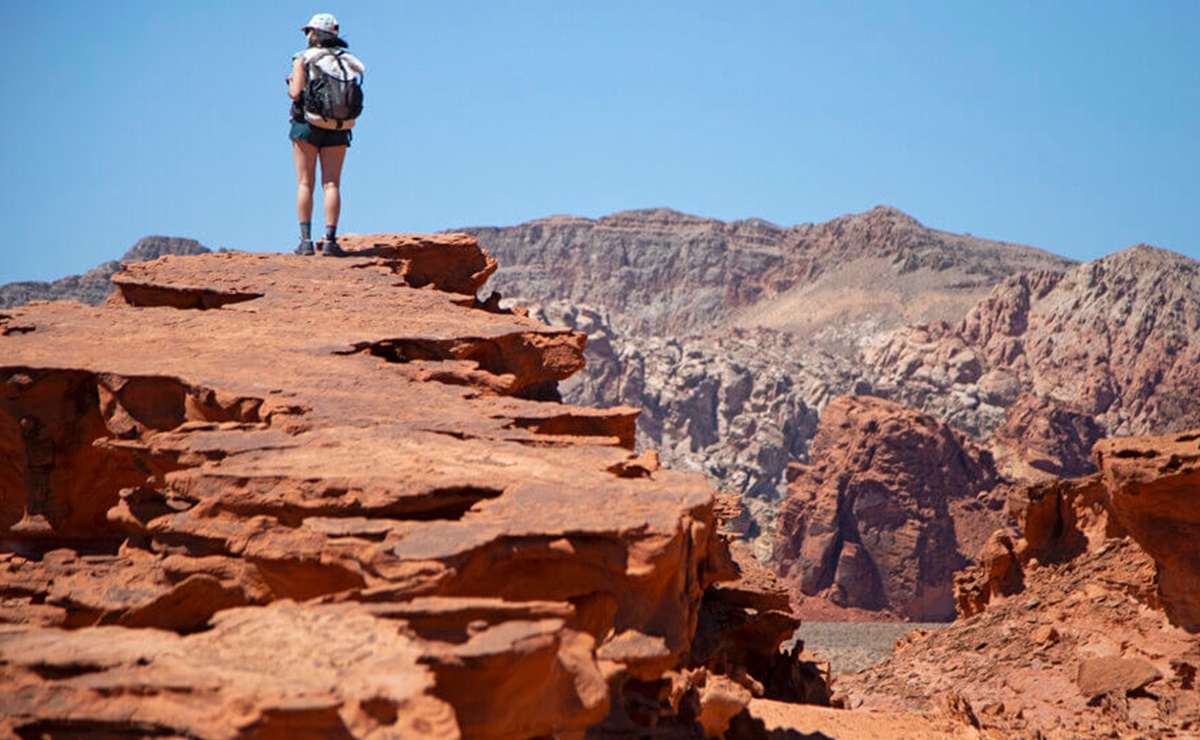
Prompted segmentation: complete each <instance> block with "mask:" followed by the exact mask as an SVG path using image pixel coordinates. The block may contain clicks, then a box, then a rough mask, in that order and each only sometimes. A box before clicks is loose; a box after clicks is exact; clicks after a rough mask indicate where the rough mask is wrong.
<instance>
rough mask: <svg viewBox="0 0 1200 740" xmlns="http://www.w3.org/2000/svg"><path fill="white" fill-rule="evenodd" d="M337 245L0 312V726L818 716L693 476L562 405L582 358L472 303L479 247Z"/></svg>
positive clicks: (152, 275)
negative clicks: (805, 709) (760, 705)
mask: <svg viewBox="0 0 1200 740" xmlns="http://www.w3.org/2000/svg"><path fill="white" fill-rule="evenodd" d="M344 246H345V247H346V248H347V249H348V250H349V251H350V252H351V258H348V259H345V260H328V259H314V258H302V257H297V256H292V255H288V256H277V255H249V254H235V253H225V254H216V255H203V256H193V257H174V256H172V257H165V258H162V259H159V260H157V261H155V262H152V263H146V264H137V265H131V266H128V267H127V268H126V269H125V270H124V271H123V272H121V273H119V274H117V275H116V276H115V277H114V282H115V283H116V284H117V287H118V293H117V294H116V295H115V296H114V298H113V299H112V300H110V301H109V302H108V303H107V304H106V305H104V306H100V307H90V306H85V305H81V304H75V303H47V304H39V305H35V306H26V307H18V308H14V309H8V310H6V311H4V312H2V313H0V357H2V358H3V360H2V364H0V494H2V495H0V543H2V544H0V550H2V551H3V553H2V555H0V560H2V564H0V596H2V598H3V601H2V603H0V607H2V608H0V620H2V621H3V622H4V623H5V626H3V628H0V717H2V719H0V727H3V728H4V730H5V731H7V732H11V733H16V734H17V735H20V736H30V735H33V736H40V735H43V734H48V735H57V734H63V733H66V734H88V733H92V734H95V733H101V734H104V733H109V734H121V733H126V734H128V733H133V734H145V735H182V736H189V737H214V738H216V737H233V736H243V735H252V736H262V737H277V736H278V737H282V736H289V737H290V736H295V735H316V734H320V735H329V734H337V735H345V734H349V735H353V736H368V735H370V736H396V737H408V736H422V737H457V736H468V737H497V738H501V737H503V738H508V737H513V738H517V737H532V736H546V735H557V736H579V735H580V734H582V733H583V732H584V731H586V730H588V728H597V727H598V728H599V729H598V730H597V729H593V731H598V732H613V733H626V734H628V733H633V734H637V733H639V732H642V731H643V730H644V729H645V728H649V727H653V726H655V725H658V726H660V727H668V726H675V727H678V728H680V730H681V731H683V732H711V733H719V732H721V731H722V730H723V728H724V727H726V726H727V725H728V723H729V722H730V720H731V718H732V717H733V716H735V715H736V714H738V712H739V711H741V709H742V708H743V707H745V706H746V704H747V703H748V702H749V701H750V699H751V698H752V696H754V695H758V696H765V697H774V698H776V699H786V700H789V701H795V700H810V701H823V700H826V699H827V696H826V694H825V686H824V683H823V680H822V679H821V677H820V676H819V675H817V674H815V673H814V672H813V671H812V670H811V669H810V668H808V667H806V664H805V663H804V662H803V661H802V660H800V657H799V655H798V653H796V652H792V653H782V652H780V651H779V647H780V645H781V643H782V641H783V640H784V639H785V638H786V637H787V636H788V635H789V634H790V632H791V630H792V629H794V627H795V625H796V624H797V622H796V620H795V619H794V618H793V617H792V616H791V615H790V613H789V612H788V610H787V598H786V594H785V593H784V592H783V591H782V589H780V588H778V587H776V586H773V585H772V584H771V582H770V576H769V574H766V573H762V572H760V569H756V566H755V564H754V561H753V559H752V558H748V557H746V556H745V554H744V553H741V551H739V550H736V549H735V550H733V551H731V550H730V549H729V547H728V544H727V543H726V541H725V540H724V539H723V538H721V537H720V536H718V534H717V528H718V524H719V520H718V516H717V512H716V508H715V502H714V496H713V492H712V491H711V489H710V488H709V487H708V485H707V484H706V483H705V481H704V480H703V478H701V477H699V476H696V475H688V474H681V473H676V472H672V471H670V470H666V469H661V468H659V467H658V465H657V464H656V463H655V461H654V459H653V456H651V455H647V456H642V457H635V455H634V453H633V441H634V424H635V418H636V416H637V411H636V410H635V409H631V408H623V407H616V408H607V409H589V408H580V407H572V406H565V405H562V404H561V403H557V402H554V399H556V397H557V395H558V392H557V383H558V382H559V381H561V380H563V379H564V378H566V377H567V376H569V375H570V374H572V373H574V372H576V371H577V370H578V369H579V368H580V367H581V366H582V364H583V359H582V352H583V348H584V344H585V341H586V338H585V337H584V336H583V335H582V334H579V333H577V332H574V331H571V330H569V329H565V328H551V327H547V326H545V325H544V324H541V323H539V322H536V321H533V320H531V319H528V318H526V317H524V316H523V315H521V314H520V313H519V312H511V311H499V310H498V309H496V307H495V305H494V302H491V303H488V302H485V303H480V302H479V301H478V300H477V299H476V298H475V293H476V291H477V290H478V289H479V288H480V287H481V285H482V284H483V282H484V281H485V280H486V279H487V277H488V276H489V275H490V274H491V273H492V271H494V269H495V261H494V260H492V259H491V258H490V257H489V256H488V255H487V254H486V252H483V251H481V250H480V249H479V248H478V246H477V244H476V243H475V240H474V239H473V238H471V237H469V236H465V235H445V236H439V237H412V236H380V237H357V238H355V237H347V238H346V239H345V240H344ZM739 553H741V554H739ZM481 687H486V690H481Z"/></svg>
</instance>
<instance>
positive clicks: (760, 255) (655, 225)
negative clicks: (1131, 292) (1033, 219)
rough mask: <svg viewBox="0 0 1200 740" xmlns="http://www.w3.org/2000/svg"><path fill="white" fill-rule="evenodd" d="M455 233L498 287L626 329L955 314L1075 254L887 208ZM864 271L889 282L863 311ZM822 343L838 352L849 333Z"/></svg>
mask: <svg viewBox="0 0 1200 740" xmlns="http://www.w3.org/2000/svg"><path fill="white" fill-rule="evenodd" d="M462 230H463V231H466V232H467V233H471V234H473V235H475V236H476V237H478V238H479V240H480V243H481V244H483V245H484V246H485V248H487V249H488V250H489V252H490V253H491V254H492V255H493V256H494V257H496V259H497V260H498V261H499V262H500V265H501V267H500V270H499V272H498V274H497V276H496V278H495V279H494V283H495V285H496V287H497V289H498V290H500V292H501V293H502V294H504V295H506V296H511V297H514V298H526V297H528V298H533V299H537V300H551V299H554V300H565V301H569V302H571V303H576V304H581V305H599V306H604V307H605V308H606V309H607V311H608V312H609V315H610V317H611V319H612V321H613V326H614V328H615V329H617V330H618V331H620V332H622V333H626V334H632V333H651V334H660V335H667V334H670V335H680V334H702V333H705V332H707V331H709V330H711V329H713V327H715V326H723V325H725V324H732V325H735V326H740V327H743V328H751V327H754V326H764V327H767V328H775V329H781V330H785V331H788V332H790V333H793V334H800V335H806V333H807V332H806V330H805V328H806V323H805V322H804V321H803V320H800V321H798V320H797V319H796V317H795V316H794V311H791V310H785V311H780V310H778V308H777V309H776V310H774V311H771V310H768V309H764V307H767V306H776V307H778V305H779V304H778V301H779V300H780V299H785V300H790V301H791V302H792V303H793V304H796V303H797V302H811V299H812V298H814V297H816V298H817V299H818V303H819V304H820V305H823V306H824V307H825V308H826V309H828V312H827V314H825V315H823V316H822V317H821V319H822V321H826V322H827V321H833V320H835V319H838V317H839V313H838V309H845V311H844V313H845V314H846V317H845V319H846V321H851V322H857V323H858V324H862V325H868V324H869V325H874V326H875V327H876V330H877V331H882V330H886V329H890V328H896V327H897V326H900V325H901V324H903V323H913V322H917V321H929V320H934V319H941V318H947V317H950V316H955V317H957V316H961V314H962V313H964V312H965V311H966V310H967V309H968V308H969V307H970V306H972V305H974V303H975V301H977V300H978V299H980V298H982V297H983V295H985V294H986V293H987V291H988V290H989V289H990V288H991V287H992V286H993V285H994V284H996V283H997V282H999V281H1000V280H1002V279H1004V278H1005V277H1008V276H1009V275H1012V274H1016V273H1020V272H1025V271H1028V270H1033V269H1050V270H1065V269H1067V268H1068V267H1070V266H1072V265H1073V264H1075V263H1074V262H1072V261H1071V260H1067V259H1064V258H1062V257H1057V256H1055V255H1052V254H1050V253H1048V252H1045V251H1043V250H1040V249H1035V248H1033V247H1025V246H1019V245H1012V244H1006V243H1003V242H996V241H991V240H986V239H978V238H975V237H971V236H963V235H956V234H948V233H946V232H940V231H936V230H933V229H929V228H926V227H924V226H922V225H921V224H920V223H919V222H918V221H917V220H916V219H914V218H912V217H911V216H908V215H907V214H904V213H902V212H900V211H898V210H896V209H895V208H892V207H889V206H880V207H877V208H874V209H872V210H870V211H868V212H866V213H861V214H856V215H849V216H843V217H841V218H837V219H834V220H832V221H829V222H826V223H822V224H803V225H800V226H793V227H790V228H784V227H780V226H776V225H774V224H771V223H768V222H766V221H763V220H761V219H750V220H745V221H733V222H729V223H725V222H722V221H718V220H716V219H709V218H701V217H698V216H690V215H688V214H683V213H679V212H677V211H672V210H669V209H662V208H659V209H644V210H635V211H624V212H621V213H616V214H613V215H611V216H605V217H603V218H600V219H596V220H591V219H584V218H578V217H566V216H556V217H551V218H547V219H541V220H537V221H531V222H529V223H526V224H519V225H517V226H511V227H504V228H467V229H462ZM867 274H870V275H876V276H879V278H880V280H881V281H882V280H883V278H884V277H885V276H886V281H885V282H886V285H880V286H876V287H877V288H885V289H884V290H876V291H874V293H873V295H871V296H869V298H870V300H869V301H866V303H867V304H868V306H867V308H866V309H865V310H864V309H862V308H861V306H857V305H852V303H853V302H852V301H850V300H849V299H847V298H845V297H839V296H843V295H844V294H845V293H846V292H847V285H849V284H855V285H857V286H861V285H862V276H864V275H867ZM931 291H936V292H937V294H938V296H937V298H936V299H930V298H929V294H930V293H931ZM851 292H854V291H851ZM857 294H860V295H857V297H858V298H864V297H866V296H863V295H861V294H862V291H861V289H860V290H858V291H857ZM919 296H924V297H923V298H921V299H920V300H917V297H919ZM861 302H862V301H859V303H861ZM808 328H809V329H811V328H812V327H811V326H809V327H808ZM722 331H723V330H722ZM837 333H838V332H828V331H826V332H825V334H826V336H827V337H829V336H833V335H836V334H837ZM842 333H843V334H844V333H845V332H842ZM826 343H827V344H829V345H830V346H831V347H832V348H834V349H837V350H840V351H851V350H852V348H853V344H854V343H853V342H850V343H849V344H848V343H847V342H845V341H838V340H836V339H834V340H833V341H830V342H826Z"/></svg>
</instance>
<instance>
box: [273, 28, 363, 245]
mask: <svg viewBox="0 0 1200 740" xmlns="http://www.w3.org/2000/svg"><path fill="white" fill-rule="evenodd" d="M300 30H301V31H303V32H304V34H305V36H306V38H307V39H308V47H307V48H306V49H305V50H304V51H301V52H298V53H296V54H295V55H293V56H292V73H291V74H290V75H288V78H287V83H288V95H289V96H290V97H291V99H292V118H291V123H292V130H291V134H290V138H291V140H292V156H293V158H294V159H295V161H296V181H297V188H296V214H297V216H299V218H300V245H299V246H298V247H296V254H302V255H311V254H314V253H315V251H316V250H315V249H314V247H313V241H312V210H313V186H314V183H315V180H316V171H317V161H318V160H319V161H320V163H321V190H322V191H323V193H324V196H325V198H324V200H325V238H324V239H323V240H321V241H320V242H319V243H318V244H317V247H318V248H319V249H320V250H321V254H323V255H325V256H327V257H342V256H345V254H346V253H345V252H344V251H342V248H341V247H339V246H338V242H337V223H338V215H339V214H340V213H341V206H342V201H341V193H340V192H339V185H340V182H341V177H342V163H343V162H344V161H345V159H346V150H347V149H348V148H349V147H350V138H351V136H350V129H351V127H352V126H353V125H354V120H355V117H356V116H357V115H358V113H359V111H360V110H361V108H362V95H361V87H359V86H358V81H359V80H361V78H362V75H363V72H364V67H363V63H362V62H361V61H359V60H358V59H357V58H356V57H355V56H354V55H353V54H350V53H349V52H347V51H344V49H345V48H346V47H347V44H346V42H345V41H343V40H342V39H341V38H340V37H339V36H338V22H337V19H336V18H334V17H333V16H332V15H331V14H329V13H317V14H316V15H314V16H313V17H312V20H310V21H309V22H308V24H307V25H305V26H304V27H303V28H301V29H300ZM345 79H349V80H350V82H344V81H342V80H345ZM330 80H332V82H329V81H330ZM317 84H320V85H322V87H320V88H319V89H315V88H314V85H317ZM354 94H357V95H358V97H357V108H355V101H354V100H353V99H352V96H353V95H354ZM347 106H349V107H347Z"/></svg>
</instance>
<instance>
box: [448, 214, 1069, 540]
mask: <svg viewBox="0 0 1200 740" xmlns="http://www.w3.org/2000/svg"><path fill="white" fill-rule="evenodd" d="M471 231H472V232H473V233H476V234H477V235H478V236H479V238H480V239H481V241H482V242H483V243H484V244H485V245H486V246H487V247H488V248H489V249H490V250H492V251H493V252H495V253H496V254H498V255H501V256H502V259H503V261H504V263H505V266H504V267H503V268H501V270H500V271H499V273H498V275H497V282H498V284H499V285H500V286H501V289H502V290H503V292H505V294H506V295H513V296H519V297H520V300H519V302H520V303H522V304H534V303H537V304H541V305H540V308H541V310H542V311H543V312H544V313H543V314H542V315H544V316H546V317H547V318H548V319H549V320H552V321H553V322H555V323H561V324H563V325H567V326H571V327H573V328H576V329H578V330H580V331H586V332H587V333H588V334H589V335H590V336H592V337H593V339H594V341H593V343H592V344H591V345H590V346H589V348H588V355H587V357H588V367H587V368H585V370H584V372H583V373H581V378H580V379H578V380H576V381H572V382H571V383H570V384H568V385H566V386H564V393H565V397H566V398H567V399H568V400H570V401H572V402H576V403H583V404H601V405H603V404H610V403H622V404H628V405H633V406H638V407H641V408H643V409H645V412H644V413H643V414H642V416H641V417H640V418H639V423H638V433H639V444H641V445H643V446H647V447H653V448H655V449H658V450H660V451H661V452H662V454H663V459H664V461H665V462H666V463H668V464H670V465H673V466H686V467H688V468H690V469H694V470H701V471H704V472H705V473H706V474H707V475H708V476H709V477H710V479H711V480H712V481H713V482H714V484H715V485H718V486H720V487H722V488H725V489H727V490H732V491H735V492H737V493H740V494H743V495H744V496H745V502H746V505H747V509H748V512H747V517H746V520H745V521H744V522H743V527H744V529H745V531H746V533H747V535H749V536H751V537H752V538H757V539H756V550H757V552H759V554H760V556H762V557H764V558H767V557H769V556H770V548H771V542H772V535H771V533H772V532H773V530H774V519H775V511H776V508H777V505H778V501H779V500H780V498H781V497H782V496H783V495H785V494H786V480H785V470H786V468H787V465H788V464H789V463H795V462H805V461H806V460H807V459H808V457H807V447H808V444H809V442H810V440H811V438H812V435H813V434H814V433H815V430H816V423H815V422H816V417H817V414H818V413H819V412H820V410H821V409H822V408H824V406H825V404H826V403H827V402H828V401H829V400H830V399H831V398H834V397H836V396H839V395H845V394H851V393H872V392H874V390H873V389H872V387H871V385H870V384H869V383H866V382H864V378H863V367H862V366H861V363H860V362H858V361H856V360H854V359H853V358H854V355H855V353H856V352H857V351H858V347H859V345H860V344H862V343H863V342H864V341H866V340H867V339H868V338H871V337H876V338H878V337H882V336H886V335H887V333H888V332H889V331H891V330H894V329H897V328H900V327H902V326H903V325H904V324H905V323H906V322H919V321H928V320H930V319H941V320H947V321H956V320H958V318H960V317H961V316H962V315H963V314H965V313H966V312H967V310H968V309H969V308H970V307H972V306H973V305H974V304H975V303H976V302H977V301H979V300H980V299H982V298H984V297H985V296H986V295H987V293H988V291H989V290H990V289H991V288H992V287H993V286H994V285H996V284H997V283H999V282H1001V281H1002V280H1004V279H1005V278H1007V277H1009V276H1011V275H1014V274H1019V273H1022V272H1024V271H1028V270H1051V271H1054V270H1065V269H1067V268H1069V267H1070V266H1071V264H1072V263H1070V262H1069V261H1067V260H1063V259H1060V258H1057V257H1053V256H1052V255H1049V254H1047V253H1045V252H1041V251H1040V250H1035V249H1031V248H1028V247H1019V246H1016V245H1011V244H1002V243H999V242H991V241H987V240H982V239H976V238H973V237H970V236H962V235H955V234H947V233H945V232H939V231H935V230H932V229H928V228H926V227H924V226H922V225H921V224H919V223H918V222H917V221H916V220H914V219H912V218H911V217H909V216H907V215H905V214H903V213H900V212H899V211H896V210H895V209H892V208H887V207H880V208H876V209H873V210H871V211H870V212H868V213H864V214H858V215H854V216H846V217H843V218H839V219H835V220H833V221H831V222H828V223H825V224H815V225H814V224H805V225H802V226H797V227H793V228H787V229H785V228H781V227H777V226H774V225H772V224H768V223H766V222H763V221H758V220H750V221H739V222H734V223H723V222H720V221H716V220H713V219H704V218H697V217H694V216H687V215H684V214H680V213H676V212H673V211H667V210H663V209H658V210H645V211H631V212H626V213H619V214H615V215H613V216H609V217H606V218H601V219H598V220H595V221H592V220H588V219H580V218H569V217H555V218H550V219H543V220H540V221H535V222H531V223H528V224H522V225H520V226H515V227H510V228H504V229H473V230H471ZM597 338H598V339H597Z"/></svg>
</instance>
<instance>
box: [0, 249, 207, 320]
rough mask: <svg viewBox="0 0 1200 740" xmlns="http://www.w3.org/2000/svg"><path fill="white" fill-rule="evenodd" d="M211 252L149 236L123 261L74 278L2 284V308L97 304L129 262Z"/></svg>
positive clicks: (93, 269)
mask: <svg viewBox="0 0 1200 740" xmlns="http://www.w3.org/2000/svg"><path fill="white" fill-rule="evenodd" d="M210 251H211V250H210V249H208V248H207V247H205V246H203V245H202V244H200V242H198V241H196V240H195V239H181V238H179V237H171V236H147V237H143V238H142V239H139V240H138V242H137V243H136V244H134V245H133V246H132V247H130V248H129V249H128V250H126V252H125V254H124V256H122V257H121V259H119V260H110V261H108V262H105V263H104V264H102V265H97V266H96V267H93V268H92V269H90V270H88V271H87V272H85V273H84V274H82V275H71V276H69V277H64V278H61V279H59V280H55V281H54V282H51V283H44V282H40V281H28V282H20V283H7V284H5V285H0V308H11V307H13V306H20V305H22V304H25V303H29V302H30V301H62V300H70V301H79V302H80V303H90V304H92V305H96V304H99V303H103V302H104V300H105V299H106V298H108V296H109V295H111V294H112V292H113V285H112V282H111V281H110V278H111V277H112V276H113V275H114V274H116V273H117V272H119V271H120V269H121V264H122V263H125V262H145V261H147V260H153V259H158V258H159V257H162V256H163V255H166V254H206V253H208V252H210Z"/></svg>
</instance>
